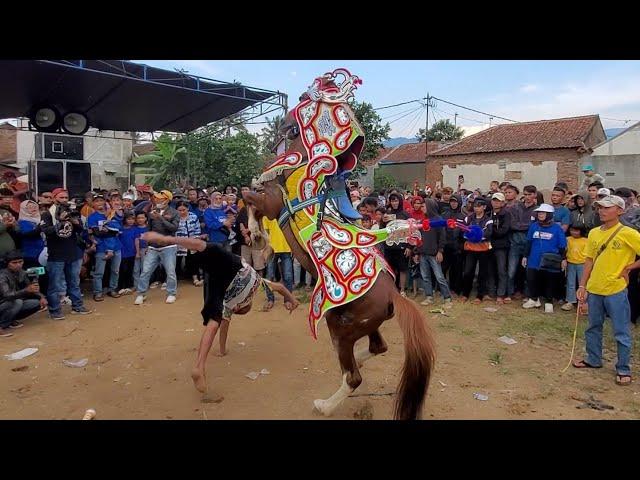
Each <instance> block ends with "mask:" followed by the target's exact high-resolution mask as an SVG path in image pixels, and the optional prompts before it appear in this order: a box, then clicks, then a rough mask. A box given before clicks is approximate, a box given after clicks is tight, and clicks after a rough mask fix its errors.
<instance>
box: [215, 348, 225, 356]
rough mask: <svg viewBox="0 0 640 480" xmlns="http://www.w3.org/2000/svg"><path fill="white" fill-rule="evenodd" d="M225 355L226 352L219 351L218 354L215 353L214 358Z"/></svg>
mask: <svg viewBox="0 0 640 480" xmlns="http://www.w3.org/2000/svg"><path fill="white" fill-rule="evenodd" d="M226 354H227V351H226V350H220V351H219V352H218V353H216V356H218V357H224V356H225V355H226Z"/></svg>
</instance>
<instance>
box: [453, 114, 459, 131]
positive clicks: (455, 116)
mask: <svg viewBox="0 0 640 480" xmlns="http://www.w3.org/2000/svg"><path fill="white" fill-rule="evenodd" d="M453 126H454V127H456V128H457V127H458V113H457V112H456V113H455V114H454V115H453Z"/></svg>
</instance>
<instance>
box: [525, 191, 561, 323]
mask: <svg viewBox="0 0 640 480" xmlns="http://www.w3.org/2000/svg"><path fill="white" fill-rule="evenodd" d="M554 211H555V209H554V208H553V206H551V205H548V204H546V203H543V204H542V205H540V206H539V207H538V208H536V209H535V210H534V212H535V214H536V221H535V222H534V223H532V224H531V226H530V227H529V232H528V233H527V252H526V255H525V256H524V258H523V259H522V266H523V267H524V268H526V269H527V285H529V293H530V297H529V300H527V301H526V302H525V303H524V304H523V305H522V307H523V308H527V309H528V308H540V307H541V306H542V304H541V303H540V298H544V311H545V313H553V287H554V285H556V284H557V283H558V281H559V278H558V277H559V276H560V275H562V272H563V271H564V270H566V268H567V259H566V255H567V237H566V235H565V233H564V230H562V227H561V226H560V225H559V224H557V223H555V222H554V221H553V214H554Z"/></svg>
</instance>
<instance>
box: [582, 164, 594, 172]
mask: <svg viewBox="0 0 640 480" xmlns="http://www.w3.org/2000/svg"><path fill="white" fill-rule="evenodd" d="M592 170H593V165H585V166H584V167H582V171H583V172H590V171H592Z"/></svg>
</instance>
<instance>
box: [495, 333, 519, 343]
mask: <svg viewBox="0 0 640 480" xmlns="http://www.w3.org/2000/svg"><path fill="white" fill-rule="evenodd" d="M498 340H500V341H501V342H502V343H506V344H507V345H515V344H516V343H518V342H517V341H516V340H514V339H513V338H511V337H507V336H506V335H504V336H502V337H500V338H498Z"/></svg>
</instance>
